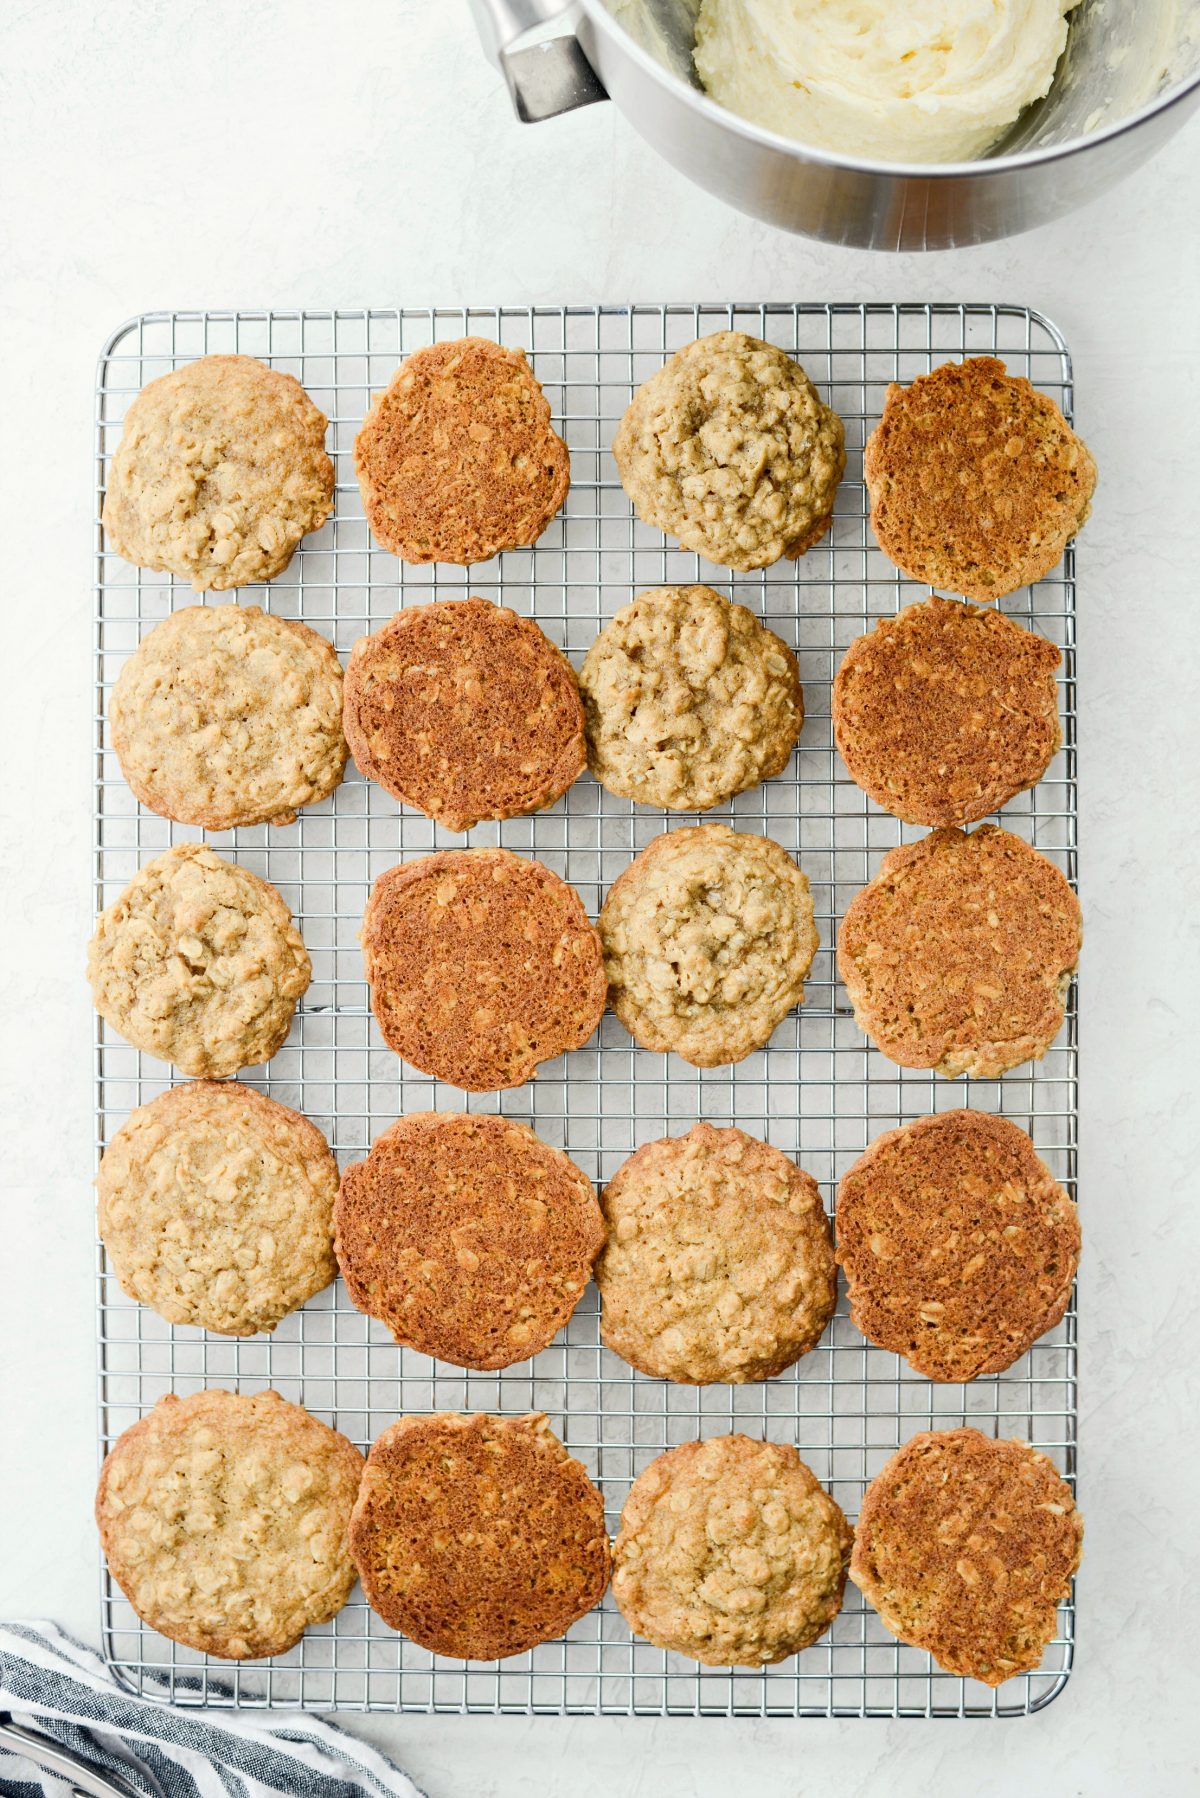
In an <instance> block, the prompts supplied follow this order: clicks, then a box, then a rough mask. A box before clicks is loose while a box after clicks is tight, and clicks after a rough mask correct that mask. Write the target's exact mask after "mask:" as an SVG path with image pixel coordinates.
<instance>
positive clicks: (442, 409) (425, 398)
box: [354, 337, 571, 564]
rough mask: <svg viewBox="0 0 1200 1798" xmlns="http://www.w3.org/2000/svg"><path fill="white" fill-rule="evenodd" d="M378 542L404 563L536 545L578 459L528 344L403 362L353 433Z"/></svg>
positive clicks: (439, 346) (444, 348) (461, 348)
mask: <svg viewBox="0 0 1200 1798" xmlns="http://www.w3.org/2000/svg"><path fill="white" fill-rule="evenodd" d="M354 466H355V469H356V470H357V473H358V482H359V486H360V487H361V488H362V499H363V509H364V511H365V512H366V515H367V523H368V524H369V525H370V527H371V531H372V534H373V536H374V537H375V539H376V541H377V542H379V543H381V544H382V545H383V547H384V549H390V550H391V552H392V554H393V555H395V556H399V557H400V558H401V559H402V560H403V561H405V562H457V563H462V564H466V563H471V562H486V561H487V560H488V558H489V557H490V556H495V555H499V553H500V552H501V550H505V549H516V548H519V547H520V546H522V545H524V544H530V543H536V542H537V540H538V538H539V537H540V536H541V534H542V532H543V531H544V530H545V529H546V526H547V525H548V524H549V523H550V520H551V519H552V518H553V517H554V515H555V513H556V512H557V511H558V510H559V508H560V507H561V505H562V503H563V501H564V500H565V499H566V497H567V489H568V487H569V486H570V484H571V462H570V457H569V455H568V453H567V446H566V444H565V443H564V442H563V440H562V438H561V437H560V436H559V435H558V433H557V432H556V431H555V430H554V429H553V427H552V426H551V423H550V407H549V404H548V403H547V400H546V396H545V394H544V393H543V392H542V388H541V383H540V382H539V381H538V380H537V379H536V377H535V375H534V373H533V370H532V369H531V368H530V366H529V363H528V362H527V361H526V359H525V352H524V350H509V349H502V348H501V346H500V345H499V344H498V343H492V342H490V340H489V339H487V338H484V337H460V338H457V339H456V340H455V341H454V342H452V343H435V344H430V345H429V347H428V348H427V349H423V350H417V351H416V353H415V354H414V355H412V356H409V357H408V359H407V360H406V361H405V362H403V363H401V365H400V367H399V368H398V369H397V371H396V373H395V375H394V376H393V378H392V383H391V385H390V387H388V388H387V390H386V391H385V392H384V393H381V394H380V395H379V396H378V397H377V398H376V400H375V401H374V403H373V404H372V406H371V409H370V411H369V412H368V413H367V416H366V417H365V418H364V419H363V422H362V427H361V429H360V430H359V433H358V436H357V437H356V438H355V441H354Z"/></svg>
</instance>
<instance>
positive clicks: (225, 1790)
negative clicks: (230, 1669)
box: [0, 1623, 423, 1798]
mask: <svg viewBox="0 0 1200 1798" xmlns="http://www.w3.org/2000/svg"><path fill="white" fill-rule="evenodd" d="M6 1713H7V1714H6ZM10 1719H11V1721H12V1722H13V1723H15V1724H17V1725H20V1726H23V1727H25V1728H27V1729H30V1730H35V1731H37V1732H38V1735H39V1736H40V1738H41V1740H42V1742H43V1743H44V1744H45V1745H46V1746H48V1747H51V1748H54V1749H57V1750H59V1751H60V1752H61V1751H64V1750H65V1751H66V1752H67V1753H68V1754H71V1755H74V1756H75V1757H76V1758H77V1759H78V1760H80V1761H82V1762H83V1764H84V1766H85V1767H87V1768H88V1769H90V1771H91V1772H92V1773H93V1774H98V1775H100V1776H101V1777H102V1778H106V1779H111V1780H113V1781H115V1782H118V1783H119V1784H120V1785H121V1786H123V1787H124V1788H125V1789H126V1790H128V1791H131V1792H135V1793H139V1794H144V1798H272V1795H273V1794H275V1793H287V1794H288V1795H289V1798H360V1794H363V1793H366V1794H368V1795H369V1798H380V1795H381V1794H388V1798H392V1795H394V1798H423V1795H422V1794H421V1792H420V1791H419V1789H418V1787H416V1786H415V1785H414V1784H413V1782H412V1780H411V1779H409V1778H408V1776H407V1774H404V1773H401V1772H400V1770H399V1768H398V1767H393V1766H392V1765H391V1763H390V1762H389V1761H386V1760H384V1758H383V1756H382V1755H381V1754H377V1753H376V1752H375V1750H374V1749H373V1748H371V1747H369V1746H368V1745H367V1743H365V1742H359V1741H356V1740H355V1739H354V1737H353V1736H348V1735H346V1734H345V1733H344V1732H343V1731H342V1730H340V1729H338V1728H337V1727H336V1725H334V1724H332V1723H326V1722H325V1721H324V1719H323V1718H320V1717H316V1716H312V1715H310V1714H308V1713H307V1712H302V1711H290V1712H275V1713H271V1712H268V1713H266V1714H265V1716H262V1717H259V1716H256V1717H255V1718H254V1719H253V1720H252V1719H251V1718H250V1717H248V1716H246V1715H245V1714H244V1713H236V1712H226V1711H215V1712H214V1711H200V1710H196V1711H183V1710H178V1709H175V1708H173V1707H172V1706H171V1705H169V1704H159V1703H156V1702H154V1701H152V1700H148V1699H144V1698H130V1697H127V1696H126V1694H125V1693H123V1692H121V1691H119V1690H118V1689H117V1687H116V1686H115V1685H114V1684H113V1682H112V1680H111V1679H110V1678H109V1676H108V1673H107V1671H106V1669H105V1666H104V1663H103V1661H102V1660H101V1659H100V1657H99V1655H97V1654H93V1652H92V1650H91V1649H90V1648H85V1647H84V1646H83V1644H82V1643H81V1642H76V1641H73V1640H72V1638H71V1637H70V1636H67V1635H64V1634H63V1632H62V1631H61V1630H60V1629H58V1628H56V1627H55V1625H54V1624H52V1623H7V1624H5V1623H0V1726H2V1725H3V1724H6V1723H8V1722H9V1720H10ZM35 1758H36V1751H35V1750H33V1749H31V1757H30V1758H27V1757H25V1756H24V1755H21V1754H18V1753H15V1752H11V1751H10V1750H9V1749H8V1748H6V1747H5V1746H2V1745H0V1792H2V1793H4V1794H5V1798H66V1795H67V1794H68V1793H69V1792H70V1791H71V1790H72V1786H71V1782H70V1777H69V1775H68V1776H57V1775H55V1774H54V1773H51V1772H48V1771H46V1770H44V1769H43V1768H42V1767H39V1766H37V1765H35V1764H34V1761H35ZM76 1789H77V1790H89V1789H93V1788H89V1787H87V1786H85V1785H83V1784H80V1785H79V1786H77V1787H76Z"/></svg>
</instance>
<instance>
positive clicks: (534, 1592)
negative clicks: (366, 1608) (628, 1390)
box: [350, 1411, 610, 1661]
mask: <svg viewBox="0 0 1200 1798" xmlns="http://www.w3.org/2000/svg"><path fill="white" fill-rule="evenodd" d="M350 1548H351V1553H352V1554H353V1556H354V1560H355V1564H356V1565H357V1567H358V1574H359V1578H360V1579H361V1580H362V1584H363V1591H364V1592H365V1593H366V1595H367V1602H368V1603H369V1604H370V1606H371V1608H372V1610H374V1611H377V1612H378V1613H379V1615H380V1616H381V1617H382V1618H383V1620H384V1622H385V1623H388V1624H390V1625H391V1627H392V1628H393V1629H399V1630H403V1631H404V1633H405V1635H406V1636H411V1638H412V1640H413V1641H414V1642H416V1643H418V1644H419V1645H420V1646H421V1647H422V1648H428V1649H429V1650H430V1651H431V1653H433V1654H446V1655H453V1656H455V1657H456V1658H461V1659H463V1660H468V1661H500V1660H505V1659H506V1658H507V1657H508V1656H509V1655H513V1654H524V1653H525V1651H526V1650H527V1649H529V1648H534V1647H536V1645H537V1644H538V1643H539V1642H549V1641H552V1640H553V1639H554V1637H556V1636H561V1635H563V1634H564V1633H565V1632H566V1631H567V1630H568V1629H569V1628H570V1626H571V1624H572V1623H574V1622H575V1621H576V1619H577V1618H579V1617H582V1616H583V1615H584V1614H585V1613H586V1612H587V1611H590V1610H591V1608H592V1606H593V1605H596V1604H599V1602H600V1600H601V1599H602V1598H603V1596H604V1593H605V1591H606V1589H607V1587H608V1580H609V1572H610V1557H609V1547H608V1537H607V1535H606V1534H605V1530H604V1500H603V1499H602V1498H601V1496H600V1493H599V1492H598V1491H597V1489H596V1487H595V1486H594V1485H593V1484H592V1482H591V1480H590V1479H589V1478H588V1476H587V1473H586V1471H585V1469H584V1468H583V1467H582V1466H581V1465H580V1463H579V1462H578V1461H576V1460H574V1459H573V1458H572V1457H571V1456H570V1455H569V1454H568V1453H567V1451H566V1449H565V1448H564V1447H563V1445H562V1443H561V1442H560V1441H559V1440H558V1438H557V1436H556V1435H555V1434H554V1432H553V1430H551V1428H550V1425H549V1424H548V1423H547V1422H546V1419H545V1417H544V1416H543V1415H542V1414H541V1412H533V1413H531V1414H530V1415H529V1416H527V1417H488V1416H485V1415H483V1414H479V1415H477V1416H474V1417H464V1416H460V1415H459V1414H458V1413H457V1412H453V1411H442V1412H438V1413H435V1414H434V1415H433V1416H430V1417H402V1418H401V1419H400V1421H399V1423H394V1424H393V1425H392V1426H391V1428H390V1429H388V1430H385V1431H384V1432H383V1435H382V1436H380V1437H379V1439H378V1441H377V1442H376V1443H375V1444H374V1445H373V1447H372V1449H371V1452H370V1454H369V1456H368V1457H367V1468H366V1472H365V1473H364V1475H363V1482H362V1490H361V1492H360V1493H359V1497H358V1502H357V1504H356V1505H355V1507H354V1515H353V1517H352V1518H351V1520H350Z"/></svg>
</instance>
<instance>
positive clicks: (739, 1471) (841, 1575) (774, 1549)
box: [613, 1436, 853, 1667]
mask: <svg viewBox="0 0 1200 1798" xmlns="http://www.w3.org/2000/svg"><path fill="white" fill-rule="evenodd" d="M852 1541H853V1534H852V1532H851V1529H850V1526H849V1524H848V1523H847V1522H846V1519H845V1517H844V1516H843V1515H842V1511H841V1507H840V1506H839V1505H837V1504H836V1503H835V1502H834V1500H833V1499H832V1498H831V1497H830V1496H829V1494H828V1492H826V1491H825V1490H824V1488H823V1487H822V1486H821V1485H820V1484H819V1482H818V1481H817V1479H816V1477H815V1476H814V1475H813V1474H812V1473H811V1472H810V1470H809V1469H808V1468H807V1467H806V1466H805V1464H804V1462H803V1461H802V1460H801V1459H800V1456H799V1455H798V1454H797V1453H796V1451H795V1449H794V1448H792V1447H790V1446H788V1445H785V1444H783V1443H778V1442H754V1441H752V1440H751V1439H750V1437H749V1436H716V1437H713V1438H711V1439H710V1440H709V1441H707V1442H684V1443H682V1444H681V1446H680V1447H678V1448H672V1449H668V1451H667V1453H666V1454H665V1455H659V1456H658V1458H657V1460H654V1461H651V1463H650V1465H649V1466H648V1467H646V1468H644V1469H643V1471H642V1472H641V1473H640V1474H639V1475H638V1477H637V1479H636V1480H635V1481H634V1482H633V1485H632V1487H631V1488H630V1492H629V1497H628V1498H627V1499H626V1500H625V1509H624V1510H623V1511H622V1513H621V1529H620V1534H619V1535H618V1536H617V1539H616V1542H615V1543H614V1544H613V1569H614V1571H613V1597H614V1598H615V1599H616V1601H617V1607H618V1609H619V1610H620V1612H621V1615H622V1616H623V1617H624V1619H625V1621H626V1622H627V1623H628V1625H629V1627H630V1629H631V1630H632V1631H633V1632H634V1634H635V1635H638V1636H645V1637H646V1639H647V1641H649V1642H653V1643H654V1645H655V1647H657V1648H670V1649H674V1650H675V1652H676V1653H677V1654H686V1655H688V1656H690V1658H691V1659H692V1660H694V1661H701V1662H703V1664H704V1665H705V1666H708V1667H763V1666H767V1665H769V1664H770V1663H771V1662H774V1661H782V1660H786V1658H787V1656H788V1655H790V1654H798V1653H799V1651H800V1650H801V1649H802V1648H808V1647H809V1646H810V1644H811V1643H813V1642H815V1641H816V1640H817V1638H818V1637H819V1636H823V1635H824V1634H825V1631H826V1630H827V1629H828V1628H829V1625H830V1624H831V1623H832V1622H833V1620H834V1618H835V1617H836V1616H837V1614H838V1612H839V1611H840V1610H841V1608H842V1593H843V1591H844V1590H845V1586H846V1567H847V1563H848V1562H849V1559H850V1547H851V1543H852Z"/></svg>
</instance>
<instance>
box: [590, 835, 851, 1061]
mask: <svg viewBox="0 0 1200 1798" xmlns="http://www.w3.org/2000/svg"><path fill="white" fill-rule="evenodd" d="M599 929H600V938H601V941H602V943H603V945H604V961H605V967H606V969H607V972H608V980H609V998H610V1000H611V1003H612V1007H613V1010H614V1011H615V1012H616V1014H617V1016H618V1017H619V1018H620V1020H621V1022H622V1023H623V1024H624V1026H625V1028H626V1030H628V1031H629V1033H630V1035H631V1036H633V1037H634V1038H636V1040H637V1041H638V1042H639V1043H640V1044H641V1045H642V1047H643V1048H644V1049H654V1050H657V1051H659V1052H660V1053H662V1054H665V1053H667V1052H668V1051H669V1050H671V1049H673V1050H674V1051H675V1052H676V1054H677V1055H680V1056H682V1058H683V1060H684V1061H689V1062H691V1063H692V1065H693V1067H699V1068H712V1067H721V1066H723V1065H724V1064H725V1063H727V1062H732V1061H742V1060H743V1059H744V1058H745V1057H746V1056H747V1055H749V1054H750V1053H751V1052H752V1050H754V1049H759V1048H761V1047H762V1045H763V1044H764V1043H765V1042H766V1041H767V1040H768V1038H769V1037H770V1035H771V1032H772V1031H773V1030H774V1029H775V1027H776V1025H777V1024H779V1023H780V1022H781V1020H782V1019H783V1018H785V1017H786V1016H787V1014H788V1012H789V1011H791V1009H792V1007H793V1006H794V1005H799V1004H800V1003H801V1001H802V1000H803V997H804V980H805V976H806V975H807V973H808V970H809V968H810V967H811V966H812V960H813V956H814V955H815V954H816V952H817V943H818V939H817V931H816V926H815V924H814V923H813V904H812V894H811V893H810V891H809V886H808V881H807V879H806V877H805V876H804V875H803V874H802V873H801V872H800V870H799V868H798V867H797V866H796V864H795V862H794V861H793V860H792V858H791V857H790V856H789V855H788V854H787V853H786V852H785V851H784V850H783V849H781V848H780V847H779V844H778V843H773V842H772V841H771V839H770V838H769V837H757V836H751V835H749V834H748V833H746V832H744V831H737V830H730V828H729V826H728V825H727V824H696V825H692V826H690V827H688V828H685V829H683V830H669V831H666V832H665V833H664V834H663V835H662V836H660V837H655V839H654V841H653V842H652V843H650V844H649V845H648V847H647V848H645V849H643V850H642V853H641V854H640V855H639V856H638V857H637V859H636V860H635V861H633V862H631V863H630V865H629V867H628V868H626V870H625V872H624V873H623V874H622V875H621V876H620V878H619V879H618V880H616V881H615V882H614V884H613V885H612V887H611V888H610V889H609V894H608V898H607V899H606V900H605V902H604V909H603V911H602V912H601V913H600V920H599Z"/></svg>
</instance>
